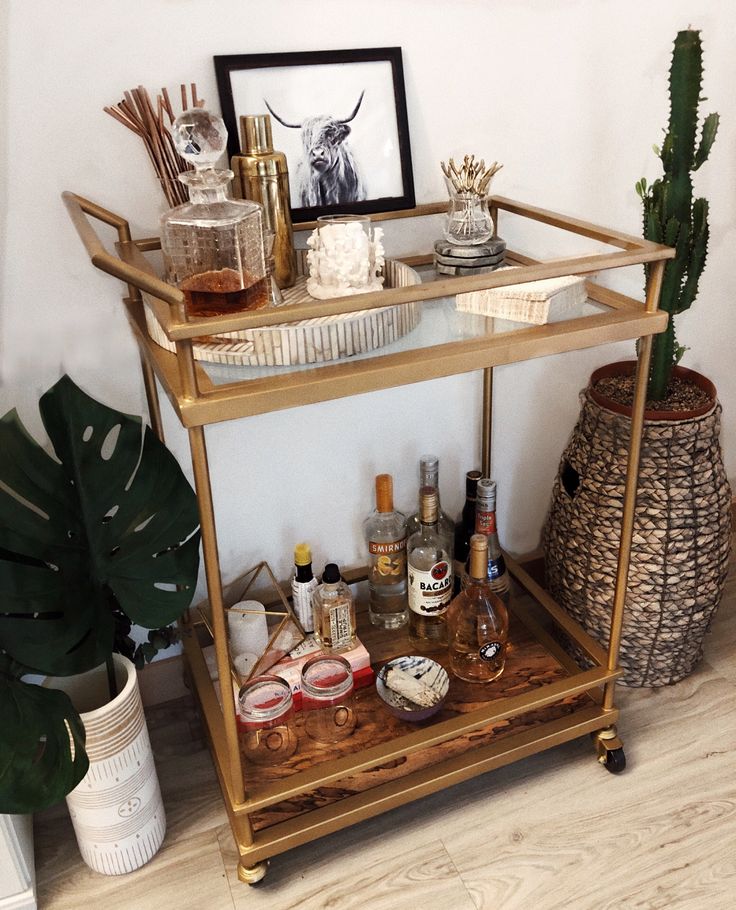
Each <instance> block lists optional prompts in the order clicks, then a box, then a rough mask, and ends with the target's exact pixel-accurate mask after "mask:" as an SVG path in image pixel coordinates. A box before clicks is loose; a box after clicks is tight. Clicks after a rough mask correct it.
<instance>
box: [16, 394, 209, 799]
mask: <svg viewBox="0 0 736 910" xmlns="http://www.w3.org/2000/svg"><path fill="white" fill-rule="evenodd" d="M40 411H41V417H42V420H43V424H44V427H45V428H46V432H47V433H48V436H49V439H50V440H51V443H52V445H53V447H54V451H55V453H56V458H54V457H52V456H51V455H50V454H49V453H48V452H46V451H45V450H44V449H43V448H41V446H40V445H39V444H38V443H37V442H35V440H34V439H33V438H32V437H31V436H30V435H29V434H28V433H27V432H26V430H25V428H24V426H23V424H22V423H21V422H20V419H19V418H18V415H17V413H16V412H15V411H11V412H10V413H9V414H6V415H5V417H3V418H2V420H0V812H10V811H15V810H13V809H10V808H7V807H8V806H9V805H11V806H12V805H14V804H15V803H14V802H13V800H14V799H16V797H17V805H25V806H26V809H25V811H29V808H38V807H40V806H41V805H46V804H50V803H51V802H54V801H55V800H56V799H58V798H60V796H63V795H64V794H65V793H67V792H69V790H70V789H72V788H73V787H74V786H75V785H76V783H77V782H78V781H79V780H80V779H81V777H82V776H83V775H84V773H85V770H86V762H87V759H86V755H85V754H84V748H83V745H84V731H83V727H82V725H81V721H80V719H79V716H78V715H77V714H76V712H75V711H74V709H73V708H72V705H71V702H70V701H69V699H68V698H67V696H66V695H64V694H63V693H60V692H54V691H51V690H45V689H41V688H40V687H34V686H30V685H28V684H27V683H25V682H23V681H22V679H21V677H22V676H23V674H25V673H27V672H29V671H31V672H37V673H43V674H49V675H55V676H70V675H72V674H75V673H82V672H85V671H87V670H90V669H92V668H93V667H96V666H98V665H99V664H101V663H103V662H104V661H106V660H108V659H109V658H110V655H111V653H112V651H113V650H114V647H115V642H116V632H118V631H119V630H118V628H117V626H118V624H119V622H120V618H121V616H122V617H123V618H124V620H125V621H126V622H127V620H128V619H129V620H131V621H132V622H134V623H137V624H139V625H142V626H145V627H147V628H149V629H150V628H154V629H155V628H157V627H160V626H165V625H167V624H169V623H171V622H173V621H174V620H175V619H177V618H178V617H179V616H180V615H181V614H182V612H183V611H184V610H185V609H186V608H187V607H188V606H189V604H190V602H191V599H192V596H193V594H194V587H195V583H196V579H197V569H198V566H199V534H198V532H197V525H198V516H197V502H196V497H195V495H194V492H193V491H192V488H191V487H190V486H189V483H188V482H187V480H186V478H185V477H184V475H183V473H182V471H181V469H180V468H179V465H178V464H177V462H176V460H175V459H174V457H173V456H172V455H171V453H170V452H169V451H168V450H167V449H166V447H165V446H164V445H163V444H162V443H161V442H160V441H159V440H158V439H157V438H156V436H155V435H154V434H153V433H152V432H151V430H150V429H149V428H148V427H146V428H145V430H143V428H142V424H141V421H140V419H139V418H136V417H130V416H128V415H126V414H121V413H120V412H118V411H115V410H113V409H112V408H108V407H105V406H104V405H102V404H100V403H99V402H97V401H95V400H94V399H93V398H90V397H89V396H88V395H86V394H85V393H84V392H82V391H81V389H79V388H78V387H77V386H76V385H75V384H74V383H73V382H72V380H71V379H69V377H67V376H64V377H63V378H62V379H61V380H59V382H58V383H57V384H56V385H55V386H53V387H52V388H51V389H50V390H49V391H48V392H47V393H46V394H45V395H44V396H43V397H42V398H41V401H40ZM70 737H71V740H72V741H74V743H75V748H74V749H72V748H71V746H70ZM33 792H35V793H37V795H38V799H37V800H35V801H33V800H31V804H30V806H29V803H28V801H27V799H26V798H27V797H28V798H30V797H31V795H32V793H33ZM24 801H25V802H24ZM3 807H5V808H3Z"/></svg>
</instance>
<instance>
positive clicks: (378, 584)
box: [363, 474, 409, 629]
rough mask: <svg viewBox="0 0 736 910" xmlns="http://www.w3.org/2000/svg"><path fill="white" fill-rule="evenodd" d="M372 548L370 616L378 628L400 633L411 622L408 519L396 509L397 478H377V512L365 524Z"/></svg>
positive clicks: (369, 562)
mask: <svg viewBox="0 0 736 910" xmlns="http://www.w3.org/2000/svg"><path fill="white" fill-rule="evenodd" d="M363 534H364V536H365V541H366V545H367V548H368V615H369V617H370V621H371V622H372V623H373V625H374V626H380V627H381V628H383V629H399V628H401V626H404V625H406V622H407V619H408V618H409V614H408V610H407V596H406V518H405V516H404V515H403V514H402V513H401V512H397V511H396V510H395V509H394V487H393V478H392V477H391V475H390V474H378V475H377V477H376V508H375V510H374V511H373V512H371V514H370V515H369V516H368V518H366V520H365V521H364V522H363Z"/></svg>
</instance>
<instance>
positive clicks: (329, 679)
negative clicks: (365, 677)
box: [302, 654, 357, 743]
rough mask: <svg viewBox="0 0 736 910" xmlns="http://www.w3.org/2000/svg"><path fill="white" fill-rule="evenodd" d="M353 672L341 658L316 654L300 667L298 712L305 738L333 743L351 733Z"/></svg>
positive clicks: (353, 721) (353, 727) (353, 709)
mask: <svg viewBox="0 0 736 910" xmlns="http://www.w3.org/2000/svg"><path fill="white" fill-rule="evenodd" d="M353 689H354V686H353V671H352V670H351V669H350V664H349V663H348V662H347V661H346V660H345V658H344V657H340V656H338V655H336V654H319V655H317V656H316V657H313V658H311V660H308V661H307V662H306V663H305V664H304V666H303V667H302V711H303V712H304V726H305V729H306V731H307V734H308V736H310V737H311V738H312V739H314V740H316V741H317V742H320V743H336V742H340V740H343V739H346V738H347V737H348V736H350V734H351V733H352V732H353V730H355V726H356V723H357V718H356V714H355V707H354V703H353Z"/></svg>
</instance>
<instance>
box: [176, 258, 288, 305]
mask: <svg viewBox="0 0 736 910" xmlns="http://www.w3.org/2000/svg"><path fill="white" fill-rule="evenodd" d="M247 280H248V276H247V275H243V276H242V277H241V275H240V274H239V273H238V272H236V271H235V269H218V270H213V271H208V272H199V274H197V275H190V276H189V277H188V278H185V279H184V280H183V281H182V282H181V283H180V284H179V290H181V291H182V292H183V294H184V305H185V307H186V312H187V315H189V316H222V315H225V314H226V313H237V312H240V311H242V310H260V309H261V308H262V307H265V306H267V305H268V302H269V299H270V298H269V290H270V289H269V279H268V278H254V279H253V282H252V284H249V285H248V286H247V287H243V283H244V282H247Z"/></svg>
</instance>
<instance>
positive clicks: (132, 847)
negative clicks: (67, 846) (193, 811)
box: [53, 654, 166, 875]
mask: <svg viewBox="0 0 736 910" xmlns="http://www.w3.org/2000/svg"><path fill="white" fill-rule="evenodd" d="M114 658H115V671H116V676H117V679H118V686H119V693H118V695H117V697H116V698H114V699H113V700H112V701H108V702H107V703H104V704H103V705H102V707H97V708H92V709H91V710H84V707H85V705H90V704H92V705H94V704H100V703H101V702H104V700H105V697H106V695H105V693H106V691H107V673H106V669H105V666H104V665H102V666H100V667H97V668H96V669H95V670H91V671H90V672H89V673H84V674H80V675H79V676H75V677H69V678H66V679H57V680H54V683H53V685H54V687H55V688H62V689H64V691H66V692H67V694H68V695H69V696H70V698H71V699H72V702H73V703H74V706H75V707H76V709H77V710H78V711H79V712H80V715H81V718H82V721H83V723H84V726H85V730H86V731H87V742H86V749H87V755H88V756H89V771H88V772H87V774H86V775H85V777H84V778H83V780H82V781H81V782H80V783H79V784H78V786H77V787H75V789H74V790H72V792H71V793H70V794H69V795H68V796H67V798H66V802H67V806H68V807H69V813H70V815H71V818H72V824H73V825H74V833H75V834H76V836H77V843H78V844H79V850H80V852H81V854H82V858H83V859H84V861H85V862H86V863H87V865H88V866H90V867H91V868H92V869H94V870H95V871H96V872H101V873H102V874H103V875H122V874H123V873H125V872H132V871H133V870H134V869H138V868H139V867H140V866H142V865H144V864H145V863H147V862H148V861H149V860H150V859H151V858H152V857H153V856H154V855H155V854H156V852H157V851H158V849H159V847H160V846H161V844H162V842H163V839H164V834H165V833H166V816H165V814H164V806H163V802H162V800H161V790H160V789H159V784H158V777H157V775H156V768H155V766H154V763H153V753H152V752H151V743H150V740H149V738H148V728H147V727H146V720H145V717H144V714H143V704H142V702H141V696H140V691H139V689H138V678H137V676H136V671H135V667H134V666H133V664H132V663H131V662H130V661H129V660H128V659H127V658H125V657H123V656H122V655H120V654H115V655H114ZM98 693H99V694H98Z"/></svg>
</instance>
